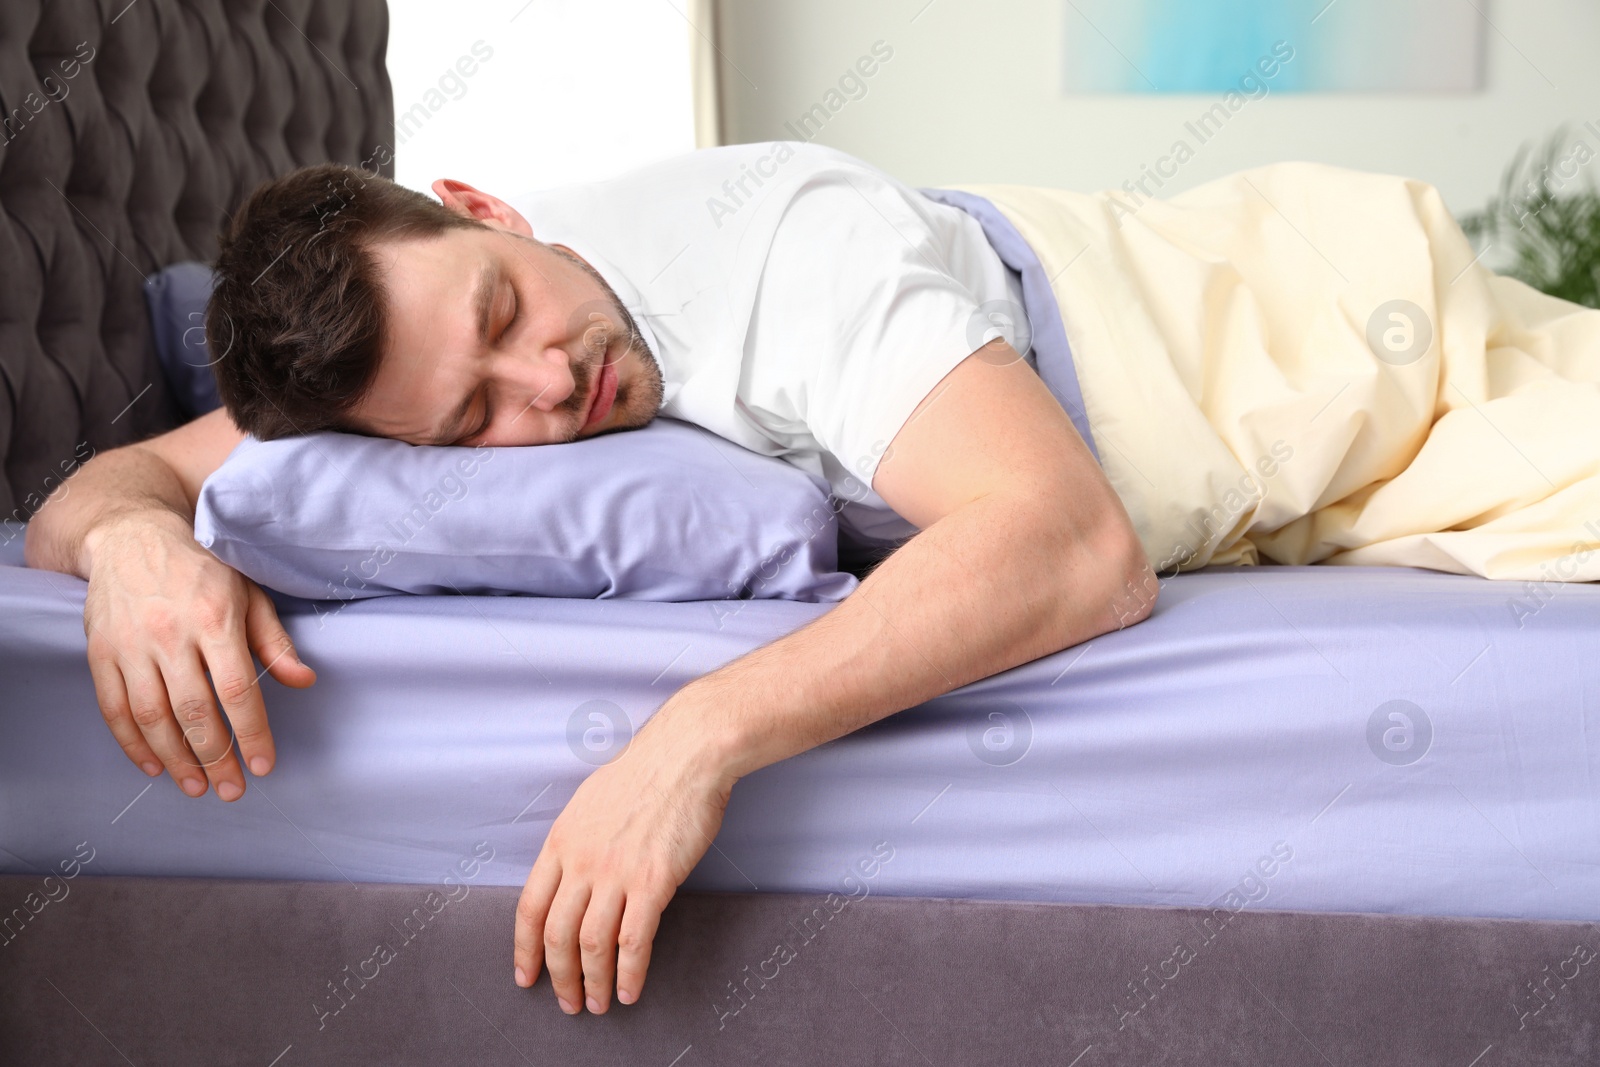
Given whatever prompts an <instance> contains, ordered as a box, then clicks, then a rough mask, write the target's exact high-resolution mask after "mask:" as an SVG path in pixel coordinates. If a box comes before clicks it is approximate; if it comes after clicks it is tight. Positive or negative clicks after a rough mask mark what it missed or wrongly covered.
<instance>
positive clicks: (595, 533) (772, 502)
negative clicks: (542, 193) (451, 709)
mask: <svg viewBox="0 0 1600 1067" xmlns="http://www.w3.org/2000/svg"><path fill="white" fill-rule="evenodd" d="M837 534H838V527H837V512H836V510H835V508H834V507H833V506H831V502H830V499H829V496H828V491H827V483H826V482H825V481H823V480H822V479H821V478H817V477H813V476H812V475H810V474H808V473H806V472H804V471H802V470H800V469H798V468H796V467H794V466H792V465H790V464H788V463H785V462H784V461H783V460H781V459H775V458H773V457H770V456H763V455H760V454H758V453H756V452H752V451H750V450H748V449H746V448H742V447H740V446H739V445H736V444H733V443H732V442H730V441H726V440H724V439H723V438H721V437H718V436H716V435H715V434H713V433H710V432H709V431H707V430H703V429H701V428H700V427H698V426H694V425H692V424H690V423H686V422H682V421H679V420H676V419H670V418H667V417H665V416H659V417H657V418H656V419H655V420H653V421H652V422H651V423H650V424H649V425H647V426H645V427H643V428H642V429H638V430H629V431H626V432H621V433H612V434H604V435H602V436H599V437H592V438H588V439H585V440H582V441H575V442H572V443H571V444H559V445H539V446H534V447H525V448H488V447H478V448H468V447H458V446H432V445H420V446H419V445H411V444H407V443H405V442H403V441H393V440H388V439H384V438H376V437H365V436H361V435H359V434H344V433H315V434H308V435H305V436H300V437H289V438H283V439H280V440H277V441H259V440H256V439H255V438H253V437H246V438H245V439H244V440H243V441H242V442H240V444H239V445H238V447H237V448H235V449H234V450H233V452H232V453H230V454H229V456H228V458H227V460H226V461H224V462H223V464H222V466H221V467H219V468H218V469H217V470H216V471H215V472H213V473H212V475H211V477H209V478H207V479H206V481H205V484H204V485H203V486H202V487H201V490H200V500H199V504H198V507H197V509H196V512H195V538H196V540H198V541H199V542H200V543H201V544H203V545H205V546H206V547H207V548H209V549H211V551H212V552H213V553H215V554H216V556H217V557H218V558H219V559H221V560H222V561H223V562H224V563H227V564H228V565H229V566H231V567H233V568H234V569H235V570H238V571H240V572H241V573H243V574H245V575H246V576H248V577H250V578H252V579H254V580H255V581H256V582H258V583H260V584H261V585H264V586H266V587H268V588H271V589H276V590H278V591H279V592H283V593H288V594H289V595H291V596H298V597H305V598H307V599H312V600H328V599H337V600H349V599H351V598H354V597H372V596H382V595H385V594H391V593H426V594H439V593H455V592H460V593H477V594H528V595H533V596H549V597H577V598H585V599H604V598H618V599H624V600H670V601H682V600H721V599H725V598H730V597H731V598H737V599H749V598H764V599H783V600H805V601H813V602H818V601H836V600H842V599H844V597H846V596H847V595H849V593H850V592H851V591H852V590H853V589H855V587H856V585H857V584H858V583H857V581H856V578H855V577H854V576H853V575H850V574H847V573H845V572H842V571H840V570H839V569H838V537H837Z"/></svg>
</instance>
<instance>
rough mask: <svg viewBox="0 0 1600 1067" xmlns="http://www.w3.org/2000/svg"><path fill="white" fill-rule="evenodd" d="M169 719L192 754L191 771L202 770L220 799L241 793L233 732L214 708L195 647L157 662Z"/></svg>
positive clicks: (242, 789) (242, 777) (241, 794)
mask: <svg viewBox="0 0 1600 1067" xmlns="http://www.w3.org/2000/svg"><path fill="white" fill-rule="evenodd" d="M161 673H162V677H163V678H165V679H166V683H167V693H168V694H169V699H170V700H171V702H172V714H173V718H175V719H176V720H177V723H178V729H179V730H181V731H182V732H183V739H184V741H186V742H187V743H188V745H189V751H190V752H192V753H194V758H195V768H194V769H195V770H197V771H199V772H201V773H203V774H204V775H205V776H206V777H207V778H208V779H210V781H211V784H212V785H213V786H214V787H215V788H216V790H217V796H219V797H221V798H222V799H223V800H238V799H239V798H240V797H241V796H243V795H244V771H243V770H241V769H240V767H239V761H238V759H237V758H235V756H234V754H233V731H232V729H230V728H229V726H228V723H227V721H226V720H225V719H223V717H222V713H221V712H219V711H218V710H217V704H216V701H215V700H213V699H212V696H211V683H210V682H209V681H207V680H206V674H205V664H204V663H203V662H201V659H200V653H199V651H198V650H195V651H191V652H190V653H189V654H188V655H185V656H182V657H181V658H179V659H177V660H175V661H171V662H162V663H161Z"/></svg>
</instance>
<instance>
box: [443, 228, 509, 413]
mask: <svg viewBox="0 0 1600 1067" xmlns="http://www.w3.org/2000/svg"><path fill="white" fill-rule="evenodd" d="M499 281H500V264H499V263H497V262H495V261H493V260H490V261H489V262H488V263H485V264H484V265H483V269H482V270H480V271H479V272H478V280H477V282H476V283H475V284H474V285H473V288H472V314H473V318H474V319H475V320H476V321H477V323H478V347H479V348H486V347H488V344H489V314H490V309H491V308H492V307H493V306H494V295H495V289H496V287H497V286H498V283H499ZM477 395H478V391H477V390H476V389H473V390H471V391H469V392H468V393H467V395H466V396H464V397H462V398H461V403H459V404H457V405H456V409H455V411H454V412H452V413H451V415H450V417H449V418H448V419H446V420H445V422H444V425H443V426H441V427H440V428H439V432H438V433H436V434H434V435H433V437H432V438H430V439H429V443H430V444H435V445H448V444H450V443H451V442H452V441H454V440H455V439H456V436H457V434H459V433H460V432H461V422H462V420H463V419H465V418H466V417H467V411H468V410H469V409H470V408H471V407H472V398H473V397H475V396H477Z"/></svg>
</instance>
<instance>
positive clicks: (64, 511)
mask: <svg viewBox="0 0 1600 1067" xmlns="http://www.w3.org/2000/svg"><path fill="white" fill-rule="evenodd" d="M132 515H140V516H141V517H143V518H147V519H149V520H150V521H155V522H162V523H171V524H173V528H174V529H178V528H180V526H179V524H186V525H187V526H188V527H189V528H190V529H191V530H192V529H193V527H194V507H193V505H192V504H191V503H190V501H189V498H188V496H187V495H186V494H185V493H184V490H183V483H182V482H181V481H179V479H178V476H177V475H176V474H175V473H174V472H173V470H172V468H171V467H169V466H168V465H167V464H166V463H165V462H163V461H162V459H161V457H160V456H157V455H156V454H154V453H153V452H150V451H148V450H146V449H142V448H139V447H138V446H137V445H129V446H127V447H124V448H118V449H115V450H113V451H110V452H102V453H101V454H99V455H97V456H95V457H94V458H93V459H91V460H90V461H89V462H88V463H86V464H84V465H83V466H82V467H80V468H79V469H78V470H77V471H76V472H75V473H74V474H73V475H72V477H70V478H68V479H67V480H66V481H65V482H64V483H62V485H61V486H60V487H59V488H58V489H57V490H56V491H55V492H54V493H52V494H51V495H50V498H49V499H48V500H46V501H45V503H44V506H43V507H41V508H40V509H39V512H38V514H36V515H34V517H33V519H32V520H31V521H30V522H29V523H28V534H27V539H26V541H25V542H24V544H23V558H24V559H25V560H26V561H27V564H28V566H30V567H35V568H40V569H44V570H53V571H61V572H63V573H66V574H75V575H77V576H78V577H79V578H84V579H87V578H88V577H89V570H90V567H91V565H92V559H93V547H94V538H93V537H92V536H91V534H93V533H94V532H95V531H96V530H97V529H100V528H103V527H105V526H106V525H107V524H109V523H110V522H112V521H114V520H116V519H119V518H122V517H126V516H132Z"/></svg>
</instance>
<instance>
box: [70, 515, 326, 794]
mask: <svg viewBox="0 0 1600 1067" xmlns="http://www.w3.org/2000/svg"><path fill="white" fill-rule="evenodd" d="M84 549H85V552H86V553H87V554H88V555H89V556H90V558H91V560H92V564H93V565H92V569H91V571H90V577H89V591H88V594H87V597H86V599H85V602H84V609H83V628H84V633H85V634H86V635H87V637H88V645H89V670H90V673H91V674H92V675H93V676H94V687H95V695H96V698H97V699H98V700H99V703H100V712H101V714H102V715H104V716H105V720H106V724H107V725H108V726H110V727H111V732H112V734H114V735H115V736H116V739H117V742H118V743H119V744H120V745H121V746H122V750H123V752H125V753H127V756H128V758H129V759H130V760H132V761H133V762H134V764H135V765H137V766H138V767H140V768H141V769H143V770H144V772H145V773H146V774H148V775H151V776H152V777H154V776H155V775H158V774H160V773H161V767H162V766H163V765H165V767H166V769H167V772H168V773H169V774H171V775H172V778H173V780H174V781H176V782H177V783H178V786H179V787H180V788H181V789H183V791H184V792H185V793H188V794H189V795H190V796H195V797H198V796H201V795H203V794H204V793H205V791H206V782H207V780H209V781H210V782H211V784H212V785H213V786H214V787H215V788H216V790H217V795H218V796H219V797H221V798H222V799H223V800H237V799H238V798H239V797H240V796H242V795H243V794H244V771H243V770H242V769H241V768H240V766H239V761H238V759H237V758H236V757H235V756H234V754H233V738H234V737H235V736H237V737H238V739H239V751H240V753H241V754H242V755H243V756H244V759H245V762H246V763H248V764H249V765H250V769H251V772H252V773H254V774H255V775H257V776H260V775H263V774H266V773H267V772H268V771H270V770H271V769H272V764H273V762H274V757H275V754H274V750H273V745H272V734H271V733H270V732H269V731H268V729H267V714H266V708H265V706H264V705H263V703H262V700H261V686H260V685H259V684H258V683H259V675H257V673H256V668H255V664H254V663H252V662H251V659H250V652H251V650H252V649H253V650H254V651H255V653H256V655H258V656H260V657H261V662H262V663H264V664H266V667H267V670H268V671H271V672H272V676H273V677H274V678H276V679H277V680H278V681H280V682H282V683H283V684H284V685H288V686H294V687H295V688H304V687H306V686H308V685H310V684H312V683H313V682H314V681H316V674H315V672H313V671H312V669H311V668H310V667H307V666H306V665H305V664H303V663H301V662H300V661H299V659H298V658H296V656H295V653H294V648H293V645H292V644H291V643H290V641H289V635H288V634H287V633H286V632H285V631H284V629H283V625H282V624H281V623H280V622H279V621H278V614H277V611H276V610H275V609H274V607H273V604H272V601H271V599H270V598H268V596H267V594H266V593H264V592H262V590H261V587H260V586H258V585H256V584H255V583H254V582H252V581H250V580H249V579H248V578H246V577H244V575H242V574H240V573H239V572H237V571H235V570H234V569H233V568H231V567H229V566H227V565H226V564H224V563H223V562H221V561H220V560H218V559H217V558H216V557H215V556H213V555H212V554H211V553H210V552H208V551H206V550H205V549H204V548H203V547H201V546H200V545H199V544H198V543H196V542H195V539H194V531H193V528H192V527H190V526H189V524H188V523H186V522H185V521H184V520H183V518H182V517H181V516H179V515H174V514H171V513H161V512H155V511H146V512H139V513H137V514H132V515H127V516H124V517H122V518H118V519H112V520H109V521H108V522H106V523H103V524H102V525H100V526H98V527H96V528H95V529H94V530H93V531H92V532H91V533H90V534H89V535H87V537H86V538H85V544H84ZM208 670H209V671H210V674H211V678H210V681H209V682H208V681H207V679H206V672H207V671H208ZM263 673H265V672H263ZM212 686H215V687H216V692H217V694H218V695H220V697H221V699H222V706H223V709H224V710H225V711H226V712H227V722H224V721H223V719H222V716H221V715H219V714H218V712H217V706H216V703H215V701H214V700H213V699H212ZM229 723H231V724H232V729H231V731H230V729H229Z"/></svg>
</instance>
